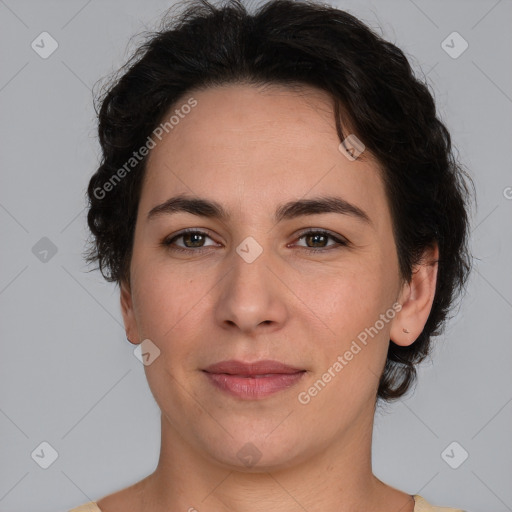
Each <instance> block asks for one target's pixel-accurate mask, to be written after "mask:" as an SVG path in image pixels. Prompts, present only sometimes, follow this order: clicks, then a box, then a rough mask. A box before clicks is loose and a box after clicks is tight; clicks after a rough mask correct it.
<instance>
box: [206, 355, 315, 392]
mask: <svg viewBox="0 0 512 512" xmlns="http://www.w3.org/2000/svg"><path fill="white" fill-rule="evenodd" d="M203 372H204V373H205V375H206V376H207V378H208V380H209V381H210V383H211V384H213V385H214V386H215V387H216V388H217V389H219V390H221V391H224V392H226V393H228V394H230V395H232V396H236V397H238V398H241V399H243V400H258V399H262V398H265V397H267V396H270V395H272V394H274V393H277V392H278V391H283V390H285V389H288V388H290V387H292V386H294V385H296V384H297V383H298V382H299V381H300V380H301V379H302V377H303V376H304V375H305V373H306V370H304V369H301V368H295V367H293V366H289V365H286V364H283V363H280V362H278V361H270V360H264V361H256V362H254V363H244V362H242V361H235V360H230V361H221V362H220V363H216V364H213V365H210V366H208V368H205V369H204V370H203Z"/></svg>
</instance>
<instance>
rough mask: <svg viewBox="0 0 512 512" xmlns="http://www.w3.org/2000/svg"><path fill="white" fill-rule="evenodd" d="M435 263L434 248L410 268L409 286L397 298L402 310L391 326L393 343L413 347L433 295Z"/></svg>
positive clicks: (436, 259) (426, 317)
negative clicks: (411, 269)
mask: <svg viewBox="0 0 512 512" xmlns="http://www.w3.org/2000/svg"><path fill="white" fill-rule="evenodd" d="M438 260H439V248H438V245H437V244H435V245H434V246H433V247H429V248H427V249H425V251H424V252H423V256H422V258H421V261H420V263H419V264H417V265H416V266H415V267H414V268H413V272H412V277H411V280H410V282H409V283H405V284H404V285H403V287H402V289H401V291H400V295H399V298H398V302H399V303H400V304H402V309H401V310H400V311H399V312H398V313H397V315H396V316H395V318H394V319H393V325H392V326H391V332H390V337H391V340H392V341H393V343H395V344H397V345H401V346H408V345H412V344H413V343H414V342H415V341H416V339H417V338H418V336H419V335H420V334H421V331H422V330H423V328H424V327H425V324H426V323H427V319H428V316H429V314H430V311H431V309H432V303H433V302H434V296H435V292H436V282H437V268H438ZM406 331H408V332H406Z"/></svg>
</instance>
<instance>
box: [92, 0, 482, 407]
mask: <svg viewBox="0 0 512 512" xmlns="http://www.w3.org/2000/svg"><path fill="white" fill-rule="evenodd" d="M177 5H179V6H185V7H186V8H184V10H183V12H182V13H181V14H180V15H179V16H175V17H173V18H171V14H172V13H171V10H169V11H168V12H167V14H166V16H164V17H163V20H162V27H161V29H160V30H158V31H156V32H150V33H149V37H148V39H147V40H146V41H145V42H144V43H143V44H140V45H139V46H138V48H137V50H136V51H135V53H134V54H133V56H132V57H131V58H130V59H129V60H128V62H127V63H126V64H125V65H124V66H123V67H122V68H121V69H120V70H119V71H118V73H117V75H116V76H115V77H114V79H112V80H111V83H109V84H107V87H106V88H104V89H103V92H102V94H101V97H99V98H98V102H99V104H100V107H99V108H98V106H97V105H96V103H95V107H96V111H97V115H98V131H99V141H100V145H101V150H102V159H101V164H100V165H99V167H98V169H97V170H96V172H95V174H94V175H93V176H92V177H91V179H90V182H89V186H88V190H87V195H88V199H89V204H88V207H89V209H88V215H87V222H88V226H89V229H90V231H91V233H92V235H93V237H94V239H93V240H92V242H91V247H90V248H89V250H88V251H87V254H86V261H87V262H88V263H93V262H98V268H99V269H100V271H101V273H102V275H103V276H104V278H105V279H106V280H107V281H110V282H113V281H115V282H117V283H118V284H120V283H121V282H122V281H125V282H127V283H130V275H129V268H130V261H131V256H132V249H133V240H134V228H135V222H136V217H137V208H138V202H139V198H140V193H141V186H142V185H141V184H142V179H143V176H144V172H145V165H146V161H147V156H145V157H144V158H140V160H137V161H136V162H133V161H132V163H133V169H129V171H130V172H126V173H122V174H123V178H122V179H119V173H118V171H119V170H120V169H121V168H123V166H125V167H124V169H125V171H126V162H127V161H129V159H130V158H132V155H133V152H134V151H135V150H137V149H138V148H141V147H142V146H143V145H144V144H145V143H146V141H147V140H148V137H149V136H150V135H151V134H152V132H153V130H155V128H156V127H157V126H159V124H160V123H161V122H162V120H163V119H164V118H165V116H166V115H168V112H169V110H170V108H171V107H172V106H173V105H176V104H177V102H178V100H180V99H182V98H184V97H185V95H186V94H187V93H189V94H190V91H192V90H200V89H207V88H210V87H216V86H222V85H227V84H251V85H274V84H275V85H284V86H286V87H290V88H293V87H295V86H304V85H305V86H312V87H315V88H317V89H321V90H322V91H325V92H326V93H328V95H329V97H330V98H332V100H333V105H334V116H335V123H336V130H337V135H338V137H339V139H340V142H341V141H343V140H344V139H345V137H346V136H347V135H348V134H350V133H352V134H354V135H355V136H356V137H357V138H358V139H359V140H360V141H362V142H363V144H364V145H365V147H366V150H365V151H368V152H370V155H372V156H373V157H374V158H375V159H376V161H377V162H378V163H379V167H380V168H381V172H382V178H383V183H384V186H385V192H386V196H387V199H388V204H389V208H390V213H391V218H392V223H393V234H394V239H395V244H396V249H397V256H398V262H399V272H400V277H401V278H402V280H403V281H404V282H409V281H410V279H411V276H412V272H413V270H414V266H415V265H416V264H418V263H419V262H420V260H421V256H422V254H423V252H424V250H425V249H427V248H428V247H431V246H433V245H435V244H437V246H438V247H439V259H438V274H437V283H436V290H435V296H434V300H433V305H432V308H431V311H430V314H429V317H428V319H427V321H426V324H425V326H424V328H423V331H422V332H421V334H420V335H419V336H418V338H417V339H416V340H415V342H414V343H413V344H411V345H410V346H399V345H397V344H395V343H393V341H392V340H390V343H389V347H388V353H387V360H386V363H385V366H384V369H383V373H382V375H381V377H380V381H379V387H378V391H377V400H378V399H382V400H385V401H392V400H394V399H397V398H399V397H400V396H402V395H404V394H405V393H406V392H407V391H408V390H409V388H410V387H411V385H412V384H413V383H414V382H415V380H416V365H417V364H418V363H420V362H421V361H423V360H424V359H425V357H426V356H427V355H429V353H430V347H431V341H432V340H431V338H432V337H433V336H436V335H439V334H441V333H442V331H443V330H444V327H445V324H446V321H447V319H448V318H449V316H448V314H449V312H450V310H451V309H452V308H453V305H454V302H455V299H456V298H457V297H458V296H459V295H461V292H462V290H463V289H464V288H465V284H466V280H467V277H468V275H469V272H470V269H471V257H470V254H469V251H468V238H469V215H468V213H469V208H468V206H469V202H470V201H469V200H470V189H469V187H468V183H466V179H467V180H468V182H470V183H471V184H472V185H473V182H472V180H471V178H470V176H469V175H468V174H467V173H466V171H465V170H464V168H463V165H462V164H460V163H459V161H458V159H457V158H456V157H455V156H454V153H453V150H452V143H451V137H450V134H449V132H448V130H447V128H446V127H445V125H444V124H443V122H442V121H441V120H440V119H439V118H438V117H437V116H436V107H435V102H434V99H433V95H432V94H431V93H430V92H429V89H428V84H427V83H425V82H423V81H421V80H419V79H417V78H416V77H415V75H414V73H413V70H412V68H411V66H410V64H409V62H408V60H407V58H406V57H405V55H404V53H403V52H402V51H401V50H400V49H399V48H397V47H396V46H395V45H393V44H392V43H390V42H387V41H385V40H384V39H383V38H381V37H380V36H379V35H378V34H376V33H375V32H374V31H372V30H371V29H370V28H369V27H368V26H367V25H365V24H364V23H363V22H362V21H360V20H358V19H357V18H356V17H355V16H353V15H351V14H349V13H348V12H345V11H343V10H340V9H337V8H334V7H332V6H328V5H326V4H321V5H320V4H317V3H315V2H313V1H308V0H300V1H297V0H271V1H269V2H267V3H266V4H263V5H261V6H260V7H259V8H258V9H257V10H256V12H255V13H254V14H250V13H248V12H247V9H246V7H245V6H244V5H243V4H242V3H241V2H240V1H239V0H232V1H229V2H228V3H227V4H226V5H223V6H220V5H217V6H215V5H212V4H211V3H209V2H208V1H207V0H193V1H192V2H184V3H181V4H177ZM169 18H170V19H169ZM341 117H343V123H342V120H341ZM348 126H350V132H348V133H345V132H344V129H346V127H348ZM363 156H364V155H363ZM116 173H118V174H117V176H116ZM113 177H116V178H117V181H116V182H115V183H113V181H112V179H113ZM108 183H110V186H108V187H107V186H106V185H107V184H108ZM473 188H474V185H473ZM106 190H108V193H106V192H105V191H106ZM105 196H106V197H105Z"/></svg>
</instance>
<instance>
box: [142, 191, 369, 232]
mask: <svg viewBox="0 0 512 512" xmlns="http://www.w3.org/2000/svg"><path fill="white" fill-rule="evenodd" d="M178 212H186V213H191V214H192V215H197V216H199V217H207V218H213V219H219V220H221V221H224V222H226V221H227V220H228V219H229V212H227V211H226V210H225V209H224V207H223V206H222V205H221V204H219V203H217V202H216V201H212V200H209V199H202V198H200V197H187V196H184V195H179V196H175V197H171V198H169V199H167V201H165V202H163V203H162V204H159V205H157V206H155V207H154V208H152V209H151V210H150V212H149V213H148V216H147V220H150V219H153V218H155V217H158V216H160V215H163V214H173V213H178ZM320 213H340V214H343V215H350V216H353V217H355V218H356V219H359V220H361V221H363V222H365V223H366V224H369V225H372V222H371V220H370V217H369V216H368V214H367V213H366V212H365V211H364V210H362V209H361V208H359V207H357V206H355V205H353V204H351V203H349V202H348V201H346V200H345V199H342V198H341V197H334V196H327V197H317V198H313V199H299V200H296V201H289V202H288V203H285V204H282V205H280V206H279V207H278V208H277V210H276V212H275V215H274V220H275V222H280V221H282V220H289V219H293V218H295V217H300V216H302V215H315V214H320Z"/></svg>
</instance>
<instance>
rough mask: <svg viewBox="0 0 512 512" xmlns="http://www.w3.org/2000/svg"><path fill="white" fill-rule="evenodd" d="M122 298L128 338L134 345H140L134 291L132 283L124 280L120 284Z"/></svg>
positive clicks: (122, 310)
mask: <svg viewBox="0 0 512 512" xmlns="http://www.w3.org/2000/svg"><path fill="white" fill-rule="evenodd" d="M120 299H121V312H122V314H123V321H124V328H125V331H126V338H127V340H128V341H129V342H130V343H132V344H133V345H138V344H139V343H140V340H139V334H138V329H137V322H136V321H135V314H134V311H133V300H132V292H131V288H130V284H129V283H127V282H126V281H124V280H123V281H121V284H120Z"/></svg>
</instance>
